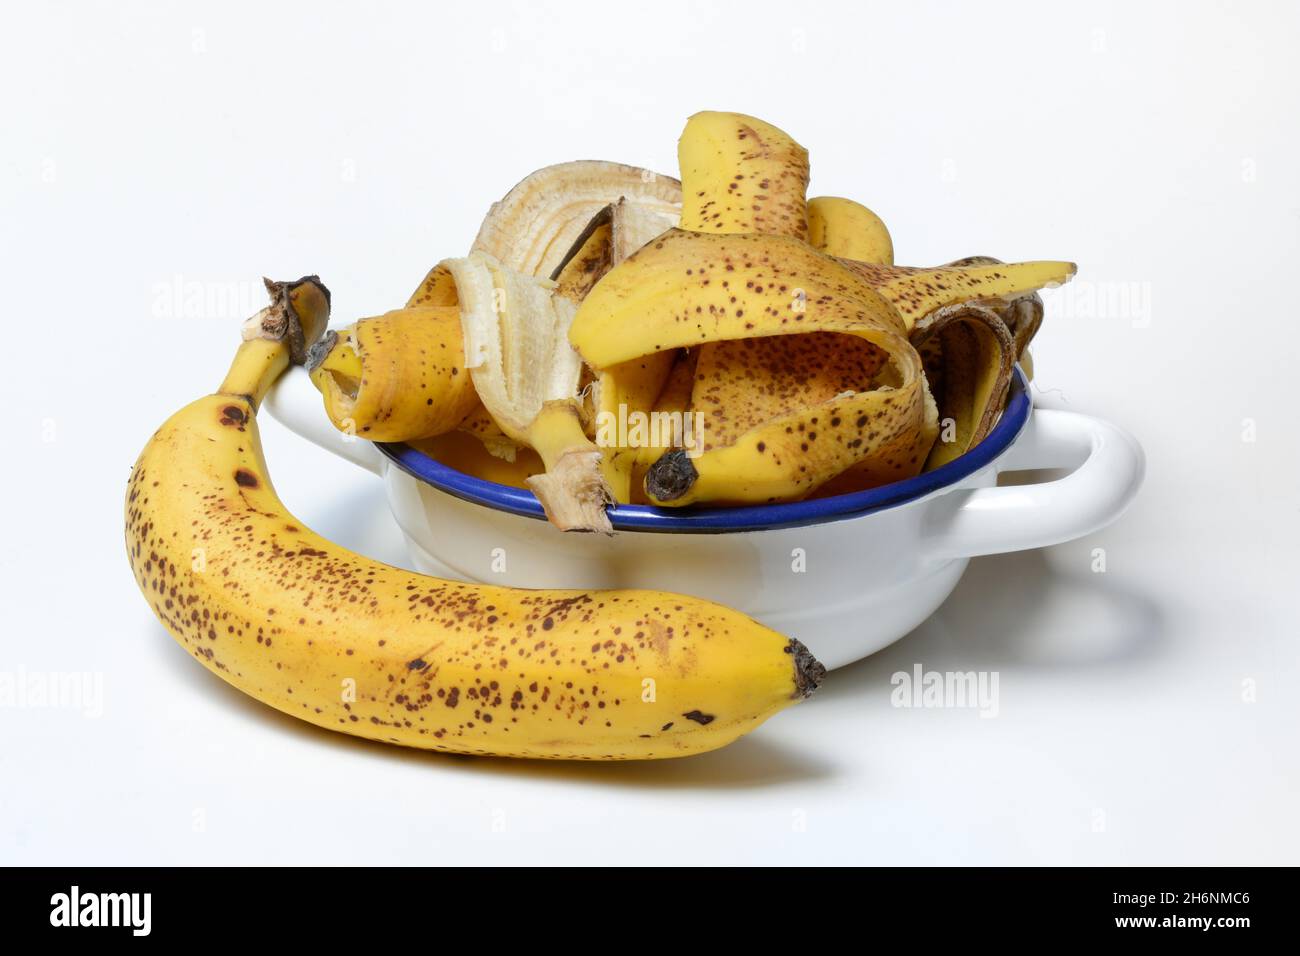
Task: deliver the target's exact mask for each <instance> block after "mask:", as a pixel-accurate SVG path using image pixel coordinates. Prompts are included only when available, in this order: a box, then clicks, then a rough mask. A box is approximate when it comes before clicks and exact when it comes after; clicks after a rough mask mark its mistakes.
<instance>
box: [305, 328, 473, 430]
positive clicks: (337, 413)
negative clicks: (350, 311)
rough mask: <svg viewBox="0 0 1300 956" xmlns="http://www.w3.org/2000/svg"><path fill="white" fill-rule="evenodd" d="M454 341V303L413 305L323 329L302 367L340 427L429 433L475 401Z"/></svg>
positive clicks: (461, 415) (447, 425)
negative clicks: (324, 332) (336, 329)
mask: <svg viewBox="0 0 1300 956" xmlns="http://www.w3.org/2000/svg"><path fill="white" fill-rule="evenodd" d="M461 343H462V335H461V323H460V312H459V310H458V309H456V308H454V307H450V306H415V307H410V308H405V309H397V310H395V311H392V312H388V313H385V314H384V315H381V316H376V317H374V318H368V319H361V320H359V321H358V322H357V323H356V324H355V325H353V326H351V327H349V328H347V329H344V330H343V332H342V333H337V332H330V333H328V334H327V335H326V336H325V337H324V338H322V339H321V340H320V341H319V342H317V343H316V344H315V345H313V346H312V349H311V351H310V353H309V356H308V362H307V368H308V371H310V372H311V378H312V381H313V382H314V383H315V385H316V387H317V388H318V389H319V390H320V392H321V395H322V396H323V397H324V400H325V411H326V413H327V414H328V415H329V418H330V421H331V422H333V423H334V427H335V428H338V429H339V430H340V431H345V432H349V433H351V434H355V435H359V436H360V437H362V438H366V439H369V440H370V441H385V442H402V441H409V440H411V439H415V438H431V437H433V436H435V435H441V434H443V433H444V432H448V431H450V430H451V429H453V428H455V427H456V426H457V425H459V424H460V423H461V422H462V421H463V420H464V419H465V417H466V416H467V415H468V414H469V413H470V412H471V411H473V410H474V408H475V407H476V406H477V405H478V404H479V398H478V394H477V393H476V392H475V391H474V384H473V382H472V381H471V380H470V375H469V373H468V372H467V371H466V370H465V351H464V348H463V347H462V344H461Z"/></svg>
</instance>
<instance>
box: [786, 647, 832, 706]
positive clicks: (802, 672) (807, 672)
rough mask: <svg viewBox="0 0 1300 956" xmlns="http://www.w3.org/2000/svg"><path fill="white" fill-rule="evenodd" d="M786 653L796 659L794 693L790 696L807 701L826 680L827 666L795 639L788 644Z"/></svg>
mask: <svg viewBox="0 0 1300 956" xmlns="http://www.w3.org/2000/svg"><path fill="white" fill-rule="evenodd" d="M785 652H786V653H787V654H789V655H791V656H792V657H794V693H793V694H791V695H790V696H792V697H793V698H794V699H795V700H806V699H807V698H809V697H811V696H812V695H813V692H814V691H816V690H817V688H818V687H820V686H821V685H822V681H823V680H825V679H826V665H825V664H823V663H822V662H821V661H819V660H818V659H817V658H815V657H813V655H812V651H810V650H808V648H807V647H805V646H804V645H803V643H802V642H801V641H797V640H795V639H794V638H793V637H792V638H790V643H788V644H786V646H785Z"/></svg>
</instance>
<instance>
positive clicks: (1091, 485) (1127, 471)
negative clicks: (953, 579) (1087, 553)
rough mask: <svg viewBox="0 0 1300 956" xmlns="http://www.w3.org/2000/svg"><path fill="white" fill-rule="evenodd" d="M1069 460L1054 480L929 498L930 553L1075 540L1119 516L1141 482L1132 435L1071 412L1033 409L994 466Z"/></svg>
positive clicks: (961, 553) (1142, 466)
mask: <svg viewBox="0 0 1300 956" xmlns="http://www.w3.org/2000/svg"><path fill="white" fill-rule="evenodd" d="M1049 468H1050V469H1060V468H1072V469H1073V470H1072V471H1071V472H1070V474H1068V475H1066V476H1065V477H1064V478H1059V479H1057V480H1055V481H1044V482H1038V483H1036V484H1026V485H1009V486H1002V487H997V488H971V489H963V490H959V491H953V492H950V493H949V494H946V495H943V496H941V497H939V498H936V499H934V500H933V501H932V502H931V503H930V510H929V512H928V513H927V514H926V516H925V518H924V525H923V527H924V531H923V536H922V537H923V541H924V546H925V550H926V556H927V557H929V558H940V559H944V558H969V557H975V556H976V555H981V554H1001V553H1003V552H1006V551H1024V550H1026V549H1029V548H1045V547H1047V546H1049V545H1053V544H1060V543H1061V542H1063V541H1072V540H1074V539H1075V538H1080V537H1082V536H1083V535H1085V534H1090V533H1091V532H1093V531H1096V530H1097V529H1098V528H1102V527H1105V526H1106V525H1108V524H1110V523H1111V522H1112V521H1114V520H1115V519H1116V518H1118V517H1119V516H1120V515H1121V514H1122V513H1123V512H1124V509H1125V508H1127V507H1128V505H1129V503H1130V502H1131V501H1132V500H1133V497H1134V495H1136V494H1137V490H1138V488H1139V487H1140V486H1141V484H1142V476H1143V473H1144V472H1145V470H1146V459H1145V456H1144V455H1143V453H1142V447H1141V446H1140V445H1139V444H1138V443H1137V441H1136V440H1135V439H1134V438H1133V436H1131V435H1129V434H1128V433H1127V432H1125V431H1124V430H1122V429H1120V428H1117V427H1116V426H1114V425H1112V424H1110V423H1109V422H1104V421H1102V420H1101V419H1098V418H1092V417H1090V416H1088V415H1080V414H1078V413H1076V412H1065V411H1058V410H1056V409H1035V410H1034V413H1033V415H1032V416H1031V418H1030V421H1029V426H1028V427H1027V428H1026V430H1025V432H1024V434H1022V435H1021V436H1020V438H1019V439H1018V440H1017V441H1016V443H1015V444H1014V445H1013V446H1012V447H1011V449H1010V450H1009V451H1008V452H1007V453H1006V455H1004V456H1003V458H1002V460H1000V461H999V462H998V471H999V473H1001V472H1005V471H1020V470H1029V469H1049Z"/></svg>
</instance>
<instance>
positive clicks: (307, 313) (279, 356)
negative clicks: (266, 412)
mask: <svg viewBox="0 0 1300 956" xmlns="http://www.w3.org/2000/svg"><path fill="white" fill-rule="evenodd" d="M262 281H263V282H265V283H266V291H267V292H268V293H269V294H270V296H271V304H270V305H268V306H267V307H266V308H265V309H263V310H262V311H261V312H258V313H257V314H256V315H255V316H253V317H252V318H251V319H249V320H248V321H247V322H245V323H244V328H243V330H242V334H243V337H244V341H243V343H242V344H241V345H240V346H239V351H237V352H236V353H235V359H234V361H233V362H231V363H230V371H228V372H227V373H226V377H225V379H224V380H223V381H222V383H221V387H220V388H219V389H218V392H219V393H220V394H222V395H232V396H238V397H241V398H246V399H248V401H249V403H250V404H251V405H252V406H253V410H254V411H256V410H257V407H258V405H260V404H261V401H262V399H263V398H265V397H266V393H267V392H268V391H269V390H270V388H271V385H272V384H274V382H275V380H276V379H277V378H279V377H280V375H281V373H283V372H284V370H285V369H286V368H288V367H289V363H290V362H295V363H297V364H299V365H301V364H303V363H304V362H306V360H307V350H308V349H309V348H310V347H311V345H312V343H313V342H315V341H316V339H318V338H319V337H320V336H321V334H322V333H323V332H324V331H325V326H326V325H328V324H329V317H330V293H329V289H327V288H325V286H324V285H323V284H322V283H321V281H320V279H319V278H318V277H316V276H304V277H303V278H301V279H299V280H298V281H297V282H272V281H271V280H270V279H263V280H262Z"/></svg>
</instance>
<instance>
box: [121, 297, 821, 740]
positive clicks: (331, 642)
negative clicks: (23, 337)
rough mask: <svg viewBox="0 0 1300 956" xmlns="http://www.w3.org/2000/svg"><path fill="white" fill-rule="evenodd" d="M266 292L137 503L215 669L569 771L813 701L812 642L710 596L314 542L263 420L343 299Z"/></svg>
mask: <svg viewBox="0 0 1300 956" xmlns="http://www.w3.org/2000/svg"><path fill="white" fill-rule="evenodd" d="M268 287H269V289H270V291H271V293H272V296H273V302H272V305H271V306H270V307H269V308H268V309H267V310H264V311H263V313H260V314H259V316H258V317H255V321H253V322H251V323H250V326H249V327H248V328H247V329H246V331H245V336H246V340H245V342H244V343H243V344H242V345H241V347H240V349H239V351H238V353H237V355H236V358H235V360H234V363H233V364H232V366H231V369H230V372H229V373H228V374H227V376H226V378H225V380H224V381H223V383H222V385H221V388H220V390H219V391H218V392H217V393H216V394H214V395H209V396H207V397H206V398H201V399H199V400H198V401H196V402H193V403H192V404H190V405H188V406H186V407H185V408H183V409H181V410H180V411H179V412H177V413H176V414H174V415H173V416H172V417H171V418H169V419H168V420H167V421H166V422H165V423H164V424H163V426H162V427H161V428H160V429H159V430H158V431H157V432H156V433H155V434H154V436H153V437H152V438H151V439H150V441H149V443H148V444H147V445H146V446H145V448H144V451H143V452H142V453H141V455H140V458H139V460H138V461H137V462H136V465H135V468H134V469H133V471H132V473H131V478H130V482H129V485H128V489H127V498H126V508H125V512H126V545H127V552H128V556H129V558H130V563H131V567H132V570H133V571H134V573H135V577H136V580H137V582H138V584H139V585H140V588H141V590H142V591H143V592H144V594H145V597H146V598H147V600H148V601H149V603H150V605H151V606H152V608H153V610H154V612H155V613H156V614H157V615H158V618H159V620H161V621H162V623H163V625H164V626H165V627H166V628H167V630H168V631H170V632H171V634H172V635H173V636H174V637H175V638H176V640H177V641H178V642H179V643H180V644H181V645H182V646H183V647H184V648H185V649H186V650H187V651H189V652H190V653H191V654H192V655H194V657H196V658H197V659H198V660H199V661H200V662H201V663H202V664H203V665H204V666H205V667H207V668H208V669H209V670H211V671H213V672H214V673H215V674H217V675H218V676H219V677H221V678H222V679H223V680H226V681H228V682H229V683H231V684H233V685H234V686H236V687H238V688H239V689H240V690H243V691H244V692H246V693H248V694H250V695H252V696H254V697H256V698H257V699H259V700H261V701H262V702H264V703H266V704H269V705H270V706H272V707H275V708H277V709H279V710H281V711H284V712H285V713H287V714H291V715H293V716H296V717H299V718H301V719H303V720H306V721H309V722H310V723H313V724H316V725H318V726H321V727H325V728H328V729H332V730H338V731H342V732H345V733H350V734H355V735H357V736H361V737H367V738H371V739H374V740H379V741H386V742H390V743H396V744H401V745H406V746H413V747H423V748H428V749H433V750H447V751H455V752H460V753H473V754H498V755H503V756H513V757H545V758H569V759H638V758H657V757H673V756H682V755H686V754H691V753H698V752H701V751H705V750H710V749H713V748H715V747H720V746H722V745H724V744H726V743H728V742H730V741H732V740H734V739H735V738H737V737H739V736H740V735H741V734H744V733H745V732H747V731H748V730H751V729H752V728H753V727H755V726H756V725H757V724H759V723H760V722H761V721H763V720H764V719H766V718H767V717H768V716H770V715H771V714H773V713H775V712H776V711H778V710H780V709H782V708H783V707H786V706H788V705H789V704H791V703H793V702H794V701H797V700H799V699H802V698H803V697H805V696H807V695H808V694H809V693H811V691H812V690H813V689H815V687H816V685H817V684H818V682H819V681H820V680H821V678H822V676H823V674H824V669H823V668H822V667H821V665H820V664H818V663H817V662H816V661H815V660H814V659H813V658H812V657H811V655H810V654H808V652H807V650H806V649H805V648H804V647H803V646H802V645H800V644H798V643H797V642H795V641H791V640H787V639H786V638H785V637H783V636H781V635H780V634H777V633H776V632H774V631H771V630H768V629H767V628H765V627H762V626H761V625H759V624H757V623H755V622H754V621H752V620H750V619H749V618H746V617H744V616H743V615H741V614H738V613H736V612H734V611H731V610H728V609H727V608H724V607H720V606H718V605H716V604H712V603H709V602H707V601H702V600H699V599H696V598H690V597H683V596H679V595H672V594H665V593H661V592H650V591H602V592H583V591H523V590H513V589H509V588H501V587H488V586H482V585H474V584H465V583H459V582H450V581H441V580H438V579H435V578H429V577H425V576H422V575H418V574H413V573H411V572H408V571H402V570H400V569H397V568H393V567H389V566H387V565H383V564H379V563H377V562H374V561H370V560H368V559H366V558H363V557H361V556H360V555H356V554H353V553H351V552H349V551H347V550H345V549H343V548H340V547H338V546H336V545H334V544H333V543H331V542H329V541H327V540H325V539H323V538H321V537H319V536H318V535H316V534H313V533H312V532H311V531H309V530H308V529H306V528H305V527H304V526H303V524H302V522H300V521H298V520H297V519H296V518H294V517H293V516H292V515H291V514H290V513H289V512H288V511H287V510H286V509H285V507H284V505H283V504H282V503H281V502H280V500H279V498H278V497H277V496H276V494H275V492H274V491H273V490H272V488H271V483H270V477H269V475H268V474H267V468H266V463H265V461H264V459H263V456H262V450H261V443H260V440H259V437H258V431H257V423H256V421H255V415H256V411H257V406H258V403H259V401H260V399H261V397H262V396H263V395H264V393H265V392H266V390H267V389H268V388H269V387H270V385H271V383H272V382H273V381H274V379H275V377H276V376H277V375H279V374H280V372H282V371H283V370H284V369H285V367H286V366H287V365H288V364H289V362H290V360H291V356H292V357H294V358H296V359H297V360H298V361H302V359H303V358H305V355H303V348H302V344H303V343H304V342H311V341H313V340H314V339H315V338H316V337H317V336H318V335H319V334H321V332H322V331H323V330H324V327H325V325H326V322H327V320H328V314H329V299H328V294H327V293H326V291H325V289H324V286H322V285H321V284H320V283H319V280H317V279H316V278H315V277H309V278H307V279H303V280H300V281H298V282H295V283H276V284H271V283H268Z"/></svg>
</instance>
